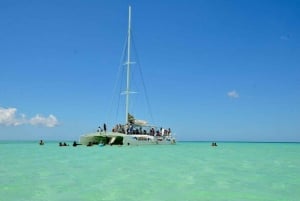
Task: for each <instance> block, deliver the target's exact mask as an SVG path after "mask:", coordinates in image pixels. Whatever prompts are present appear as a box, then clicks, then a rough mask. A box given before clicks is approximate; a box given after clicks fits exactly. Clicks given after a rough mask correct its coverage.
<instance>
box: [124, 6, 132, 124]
mask: <svg viewBox="0 0 300 201" xmlns="http://www.w3.org/2000/svg"><path fill="white" fill-rule="evenodd" d="M130 34H131V6H129V14H128V38H127V84H126V109H125V115H126V118H125V119H126V123H128V107H129V93H130V91H129V90H130V88H129V87H130V83H129V79H130Z"/></svg>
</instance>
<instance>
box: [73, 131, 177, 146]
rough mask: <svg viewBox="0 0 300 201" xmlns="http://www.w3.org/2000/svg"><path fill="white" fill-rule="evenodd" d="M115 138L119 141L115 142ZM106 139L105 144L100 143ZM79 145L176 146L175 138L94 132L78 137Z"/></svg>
mask: <svg viewBox="0 0 300 201" xmlns="http://www.w3.org/2000/svg"><path fill="white" fill-rule="evenodd" d="M117 137H118V138H119V139H120V140H118V142H115V141H116V139H117ZM101 138H102V140H103V139H107V140H106V142H102V141H101ZM79 142H80V144H82V145H89V144H107V145H114V144H118V145H124V146H129V145H159V144H176V141H175V138H173V137H172V136H151V135H142V134H133V135H126V134H123V133H118V132H107V133H104V132H101V133H99V132H95V133H91V134H86V135H82V136H80V139H79Z"/></svg>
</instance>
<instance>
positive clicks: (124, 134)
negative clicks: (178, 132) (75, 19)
mask: <svg viewBox="0 0 300 201" xmlns="http://www.w3.org/2000/svg"><path fill="white" fill-rule="evenodd" d="M130 46H131V6H129V14H128V35H127V61H126V75H127V76H126V77H127V79H126V89H125V91H124V94H125V95H126V98H125V101H126V102H125V114H126V115H125V116H126V118H125V123H123V124H117V125H116V126H115V127H114V128H113V129H112V131H107V130H106V125H105V124H104V125H103V129H101V128H100V127H99V128H100V129H98V130H97V131H96V132H94V133H89V134H84V135H81V136H80V139H79V142H80V144H83V145H87V146H91V145H94V144H99V145H124V146H129V145H157V144H176V139H175V137H174V136H173V135H172V132H171V129H170V128H164V127H160V126H159V127H158V126H153V125H150V124H148V122H146V121H143V120H137V119H135V118H134V116H133V115H130V113H129V101H130V99H129V96H130V94H131V91H130V65H131V63H132V62H131V57H130Z"/></svg>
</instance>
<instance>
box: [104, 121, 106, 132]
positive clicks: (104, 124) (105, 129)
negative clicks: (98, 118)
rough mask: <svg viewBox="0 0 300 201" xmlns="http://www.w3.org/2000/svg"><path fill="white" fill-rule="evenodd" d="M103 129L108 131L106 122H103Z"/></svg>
mask: <svg viewBox="0 0 300 201" xmlns="http://www.w3.org/2000/svg"><path fill="white" fill-rule="evenodd" d="M103 129H104V132H105V133H106V124H105V123H104V124H103Z"/></svg>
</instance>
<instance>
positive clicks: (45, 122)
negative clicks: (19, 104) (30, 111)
mask: <svg viewBox="0 0 300 201" xmlns="http://www.w3.org/2000/svg"><path fill="white" fill-rule="evenodd" d="M24 124H30V125H34V126H35V125H40V126H46V127H55V126H58V124H59V122H58V120H57V118H56V117H55V116H54V115H52V114H50V115H49V116H48V117H44V116H41V115H38V114H37V115H36V116H35V117H32V118H29V119H28V118H26V115H25V114H18V113H17V109H16V108H2V107H0V125H5V126H19V125H24Z"/></svg>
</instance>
